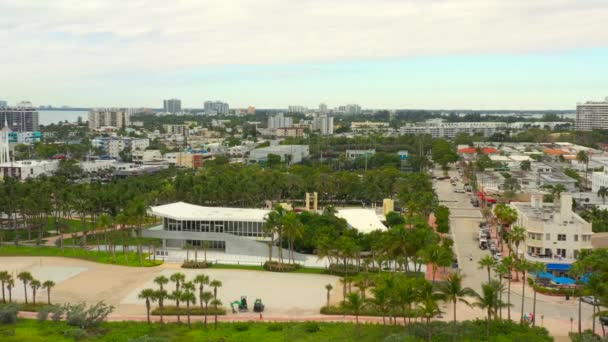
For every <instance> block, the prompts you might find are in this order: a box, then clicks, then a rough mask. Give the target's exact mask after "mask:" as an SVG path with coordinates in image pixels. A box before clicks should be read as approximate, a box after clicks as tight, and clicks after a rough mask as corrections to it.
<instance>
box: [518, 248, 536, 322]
mask: <svg viewBox="0 0 608 342" xmlns="http://www.w3.org/2000/svg"><path fill="white" fill-rule="evenodd" d="M531 268H532V264H531V263H530V262H529V261H527V260H525V259H523V260H518V261H516V262H515V270H516V271H519V272H521V313H520V317H519V323H520V324H524V304H525V301H526V272H528V271H529V270H530V269H531Z"/></svg>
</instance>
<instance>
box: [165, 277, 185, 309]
mask: <svg viewBox="0 0 608 342" xmlns="http://www.w3.org/2000/svg"><path fill="white" fill-rule="evenodd" d="M169 279H170V280H171V281H172V282H174V283H175V292H180V285H181V284H182V283H183V282H184V281H186V275H185V274H183V273H179V272H178V273H173V274H172V275H171V276H170V277H169ZM172 298H173V299H174V300H175V306H177V311H179V301H180V295H177V296H176V295H174V296H173V297H172Z"/></svg>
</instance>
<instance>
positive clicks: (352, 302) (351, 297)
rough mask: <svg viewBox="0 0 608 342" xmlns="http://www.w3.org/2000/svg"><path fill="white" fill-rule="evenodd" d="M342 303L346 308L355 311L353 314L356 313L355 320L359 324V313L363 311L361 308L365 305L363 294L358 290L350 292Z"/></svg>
mask: <svg viewBox="0 0 608 342" xmlns="http://www.w3.org/2000/svg"><path fill="white" fill-rule="evenodd" d="M342 305H343V306H344V308H346V309H348V310H350V311H352V312H353V314H354V315H355V322H356V324H359V313H361V309H362V308H363V305H364V301H363V298H362V297H361V295H360V294H359V293H357V292H351V293H349V294H348V296H347V297H346V300H345V301H344V303H343V304H342Z"/></svg>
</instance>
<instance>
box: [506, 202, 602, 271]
mask: <svg viewBox="0 0 608 342" xmlns="http://www.w3.org/2000/svg"><path fill="white" fill-rule="evenodd" d="M510 206H511V207H512V208H513V209H514V210H515V211H516V212H517V214H518V215H517V216H518V219H517V222H516V223H515V224H516V225H519V226H522V227H524V228H525V229H526V240H525V243H524V245H523V246H520V250H519V251H517V253H518V254H525V255H526V258H528V259H529V260H532V261H542V262H544V263H547V264H552V263H558V264H562V263H572V262H574V261H575V259H576V258H577V257H578V256H579V254H580V253H581V251H582V250H585V249H591V248H592V246H591V237H592V236H593V230H592V229H591V223H589V222H587V221H585V220H584V219H583V218H581V217H580V216H579V215H578V214H576V213H575V212H573V211H572V195H571V194H569V193H562V194H561V197H560V202H559V203H558V204H554V203H543V197H542V195H541V194H534V195H532V199H531V201H530V202H512V203H511V204H510ZM549 271H551V269H549Z"/></svg>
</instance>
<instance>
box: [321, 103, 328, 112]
mask: <svg viewBox="0 0 608 342" xmlns="http://www.w3.org/2000/svg"><path fill="white" fill-rule="evenodd" d="M319 112H321V113H327V105H326V104H325V103H321V104H320V105H319Z"/></svg>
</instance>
